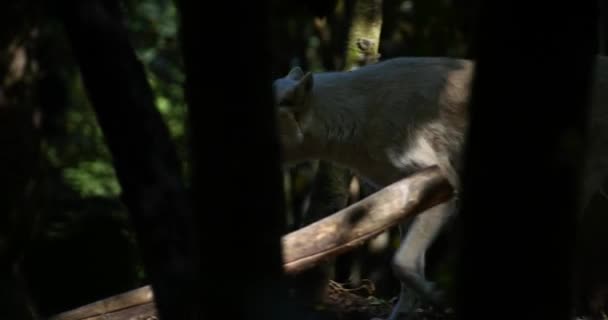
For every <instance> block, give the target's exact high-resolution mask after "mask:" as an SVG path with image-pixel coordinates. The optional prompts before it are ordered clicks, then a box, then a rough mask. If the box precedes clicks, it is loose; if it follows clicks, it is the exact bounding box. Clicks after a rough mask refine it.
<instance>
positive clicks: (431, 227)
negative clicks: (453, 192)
mask: <svg viewBox="0 0 608 320" xmlns="http://www.w3.org/2000/svg"><path fill="white" fill-rule="evenodd" d="M454 212H455V203H454V201H449V202H446V203H442V204H439V205H437V206H435V207H433V208H431V209H429V210H427V211H425V212H423V213H421V214H419V215H418V216H417V217H416V218H414V221H412V223H411V225H410V227H409V229H408V230H407V233H406V235H405V237H404V239H403V242H402V243H401V245H400V246H399V249H398V250H397V252H396V253H395V256H394V258H393V268H394V272H395V276H396V277H397V278H398V279H399V280H400V281H401V293H400V296H399V301H398V302H397V304H396V305H395V307H394V308H393V310H392V312H391V315H390V316H389V318H388V320H400V319H405V317H407V314H409V313H411V312H413V311H414V310H415V308H416V305H417V302H418V299H420V300H421V301H425V302H430V303H432V304H435V305H441V304H442V303H443V301H442V300H443V299H442V293H441V292H440V291H439V290H437V289H436V288H435V287H434V284H433V283H431V282H429V281H428V280H426V278H425V276H424V269H425V254H426V251H427V249H428V248H429V247H430V246H431V244H432V243H433V241H435V239H436V238H437V236H438V235H439V233H440V232H441V230H442V229H443V227H444V226H445V225H446V223H447V222H448V221H449V220H450V218H451V217H452V216H453V215H454Z"/></svg>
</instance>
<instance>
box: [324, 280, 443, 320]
mask: <svg viewBox="0 0 608 320" xmlns="http://www.w3.org/2000/svg"><path fill="white" fill-rule="evenodd" d="M373 293H374V286H373V283H371V282H364V283H363V284H362V285H361V286H360V287H357V288H348V287H347V285H342V284H339V283H337V282H333V281H332V282H330V284H329V288H328V294H327V297H326V299H325V301H324V303H323V304H322V305H321V306H320V308H322V309H325V310H326V311H328V312H330V313H332V314H333V315H334V316H335V319H339V320H370V319H374V318H376V319H386V318H387V317H388V316H389V314H390V311H391V309H392V306H393V303H392V302H389V301H386V300H383V299H379V298H377V297H374V295H373ZM393 300H396V299H393ZM452 319H455V315H454V314H453V312H452V311H451V310H450V309H448V310H436V309H433V308H432V307H431V306H421V307H420V308H418V309H417V310H416V312H415V313H414V314H413V315H411V316H410V317H408V320H452Z"/></svg>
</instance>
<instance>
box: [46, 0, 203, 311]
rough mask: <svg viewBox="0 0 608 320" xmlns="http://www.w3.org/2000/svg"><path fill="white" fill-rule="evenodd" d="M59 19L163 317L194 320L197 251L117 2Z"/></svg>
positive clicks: (76, 8)
mask: <svg viewBox="0 0 608 320" xmlns="http://www.w3.org/2000/svg"><path fill="white" fill-rule="evenodd" d="M59 4H60V5H61V6H60V7H58V8H57V10H58V13H59V14H60V17H61V19H62V21H63V23H64V26H65V31H66V33H67V36H68V39H69V41H70V44H71V46H72V50H73V52H74V55H75V57H76V59H77V62H78V65H79V67H80V72H81V75H82V78H83V81H84V84H85V87H86V90H87V94H88V96H89V99H90V101H91V104H92V106H93V108H94V110H95V113H96V116H97V120H98V122H99V125H100V127H101V130H102V132H103V134H104V138H105V141H106V143H107V145H108V147H109V149H110V152H111V154H112V158H113V163H114V168H115V170H116V175H117V177H118V181H119V183H120V186H121V189H122V195H121V198H122V201H123V202H124V204H125V205H126V206H127V208H128V211H129V215H130V218H131V222H132V223H133V226H134V229H135V231H136V235H137V242H138V245H139V247H140V249H141V251H142V256H143V260H144V264H145V267H146V272H147V275H148V276H149V279H150V281H151V284H152V287H153V288H154V292H155V293H156V294H155V298H156V303H157V306H158V309H159V313H160V315H161V318H162V319H192V315H193V309H194V305H195V304H194V299H193V295H194V293H195V292H196V291H195V290H193V289H194V279H195V278H196V271H197V270H198V269H197V266H196V260H195V257H194V256H193V253H194V251H195V250H194V248H195V245H196V241H195V239H196V237H195V233H194V229H193V226H194V220H193V217H192V213H191V210H190V208H189V203H188V199H187V197H186V189H185V186H184V183H183V180H182V176H181V175H182V169H181V164H180V162H179V160H178V156H177V152H176V150H175V146H174V145H173V142H172V141H171V138H170V135H169V131H168V129H167V127H166V125H165V123H164V122H163V120H162V118H161V115H160V113H159V112H158V110H157V109H156V107H155V105H154V96H153V93H152V91H151V89H150V87H149V84H148V83H147V80H146V75H145V73H144V69H143V66H142V65H141V63H140V62H139V61H138V60H137V57H136V55H135V53H134V51H133V49H132V47H131V45H130V43H129V40H128V36H127V31H126V29H125V27H124V26H123V25H121V23H120V20H119V19H120V15H119V10H118V8H119V6H118V3H117V2H116V1H112V0H108V1H103V2H102V1H99V0H85V1H82V0H78V1H72V0H65V1H61V2H59Z"/></svg>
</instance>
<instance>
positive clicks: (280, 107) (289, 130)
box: [273, 67, 313, 148]
mask: <svg viewBox="0 0 608 320" xmlns="http://www.w3.org/2000/svg"><path fill="white" fill-rule="evenodd" d="M312 87H313V76H312V73H310V72H307V73H304V72H303V71H302V69H300V68H299V67H295V68H293V69H291V71H289V73H288V74H287V75H286V76H285V77H283V78H279V79H277V80H275V81H274V84H273V90H274V103H275V104H276V107H277V112H278V122H279V136H280V139H281V143H282V144H283V146H284V147H286V148H290V147H297V145H299V144H301V143H302V141H303V139H304V128H305V123H306V119H307V118H308V116H309V111H310V100H311V99H310V97H311V91H312Z"/></svg>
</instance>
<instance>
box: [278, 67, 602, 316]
mask: <svg viewBox="0 0 608 320" xmlns="http://www.w3.org/2000/svg"><path fill="white" fill-rule="evenodd" d="M595 70H596V72H595V78H594V79H595V82H594V83H595V85H594V87H593V89H594V90H593V99H592V108H591V118H590V122H589V125H590V128H589V129H590V132H589V137H590V141H589V145H588V147H589V154H588V158H587V167H586V170H585V173H586V174H585V179H586V180H585V181H586V183H585V185H584V190H583V195H584V196H583V202H584V203H586V202H588V200H589V199H590V197H591V196H592V195H593V193H594V192H595V191H596V190H597V189H598V188H599V186H600V184H601V182H602V180H603V179H604V177H605V176H606V174H607V173H608V165H607V164H608V59H607V58H604V57H598V60H597V62H596V69H595ZM473 72H474V63H473V62H471V61H468V60H462V59H453V58H443V57H426V58H422V57H416V58H395V59H390V60H386V61H384V62H380V63H376V64H373V65H369V66H365V67H363V68H360V69H357V70H355V71H350V72H323V73H315V74H311V73H304V72H303V71H302V70H301V69H299V68H294V69H292V70H291V71H290V73H289V74H288V75H287V76H285V77H284V78H280V79H277V80H276V81H275V82H274V92H275V102H276V104H277V107H278V114H279V127H280V136H281V141H282V145H283V156H284V159H285V161H286V162H297V161H303V160H308V159H325V160H329V161H332V162H334V163H336V164H338V165H343V166H346V167H349V168H351V169H353V170H355V171H357V172H358V173H359V174H360V175H362V176H363V177H366V178H368V179H369V180H370V181H371V182H372V183H374V184H376V185H377V186H379V187H380V186H385V185H387V184H390V183H393V182H395V181H397V180H399V179H401V178H403V177H405V176H407V175H409V174H411V173H413V172H416V171H417V170H419V169H421V168H423V167H427V166H431V165H438V166H439V167H440V168H441V170H442V171H443V173H444V174H445V175H446V177H447V178H448V180H449V181H450V183H451V184H452V185H453V186H454V187H455V189H456V190H458V189H459V187H460V179H459V172H460V170H461V165H462V164H461V159H462V154H461V150H462V145H463V142H464V138H465V133H466V130H467V123H468V121H467V120H468V119H467V115H468V113H467V112H468V111H467V105H468V99H469V93H470V87H471V80H472V76H473ZM600 88H604V89H603V90H602V89H600ZM548 120H549V119H548ZM456 206H457V205H456V204H455V201H454V200H452V201H450V202H448V203H445V204H441V205H438V206H435V207H433V208H431V209H429V210H428V212H425V213H423V214H421V215H419V216H417V217H416V218H415V219H414V221H413V222H412V224H411V225H410V228H409V230H408V233H407V235H406V236H405V238H404V241H403V242H402V245H401V246H400V248H399V249H398V251H397V253H396V254H395V257H394V260H393V264H394V270H395V274H396V276H397V277H398V278H399V279H400V280H401V282H402V288H403V290H402V294H401V296H400V299H399V303H398V306H397V307H396V308H395V310H394V312H393V314H392V315H391V319H394V318H396V317H397V315H398V314H399V313H405V312H408V311H409V308H411V301H410V300H409V299H408V297H407V294H406V288H410V289H412V291H413V293H417V294H418V295H419V296H421V297H422V298H425V299H428V300H429V301H431V302H439V301H440V297H441V295H440V294H439V293H438V291H437V290H436V289H435V288H433V285H432V283H430V282H428V281H427V280H426V279H425V277H424V255H425V252H426V250H427V248H428V247H429V246H430V245H431V244H432V242H433V241H434V239H435V238H436V236H437V235H438V234H439V232H440V231H441V229H442V227H443V226H444V225H445V223H446V222H447V221H449V220H450V217H452V216H453V213H454V212H455V211H456Z"/></svg>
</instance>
